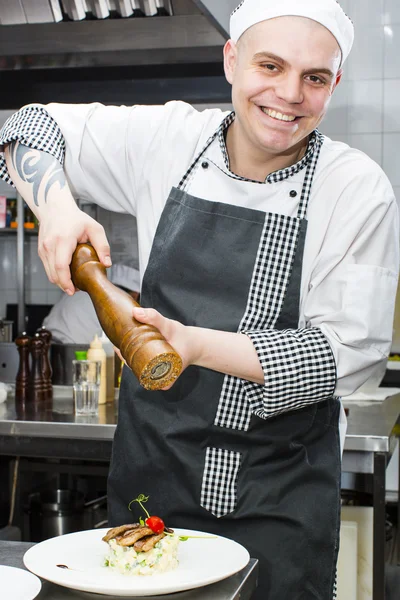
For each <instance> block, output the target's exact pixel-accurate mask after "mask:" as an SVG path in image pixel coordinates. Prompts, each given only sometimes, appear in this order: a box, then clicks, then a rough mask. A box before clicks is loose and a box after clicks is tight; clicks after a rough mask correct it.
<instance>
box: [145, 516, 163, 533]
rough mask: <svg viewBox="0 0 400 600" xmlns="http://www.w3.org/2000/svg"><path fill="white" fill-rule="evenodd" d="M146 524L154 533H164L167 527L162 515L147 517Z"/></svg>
mask: <svg viewBox="0 0 400 600" xmlns="http://www.w3.org/2000/svg"><path fill="white" fill-rule="evenodd" d="M146 525H147V527H149V528H150V529H151V530H152V531H154V533H162V532H163V531H164V528H165V525H164V521H163V520H162V519H160V517H149V518H148V519H146Z"/></svg>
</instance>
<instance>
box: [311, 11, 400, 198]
mask: <svg viewBox="0 0 400 600" xmlns="http://www.w3.org/2000/svg"><path fill="white" fill-rule="evenodd" d="M341 4H342V6H343V8H344V10H345V11H346V12H347V14H348V15H349V16H350V17H351V19H352V20H353V22H354V27H355V42H354V47H353V50H352V53H351V54H350V57H349V59H348V61H347V62H346V63H345V65H344V75H343V80H342V81H341V83H340V84H339V86H338V87H337V89H336V91H335V93H334V95H333V98H332V102H331V106H330V111H329V113H328V115H327V116H326V118H325V120H324V122H323V123H322V125H321V127H320V129H321V131H323V133H326V134H327V135H329V137H332V138H334V139H339V140H341V141H343V142H346V143H347V144H350V146H354V147H355V148H359V149H360V150H363V151H364V152H366V153H367V154H368V155H369V156H371V157H372V158H373V159H374V160H376V161H377V162H378V163H379V164H380V165H382V167H383V169H384V170H385V172H386V174H387V175H388V177H389V179H390V180H391V183H392V185H393V187H394V190H395V193H396V196H397V199H398V201H399V203H400V158H399V157H400V152H399V148H400V58H399V57H400V1H399V0H342V2H341Z"/></svg>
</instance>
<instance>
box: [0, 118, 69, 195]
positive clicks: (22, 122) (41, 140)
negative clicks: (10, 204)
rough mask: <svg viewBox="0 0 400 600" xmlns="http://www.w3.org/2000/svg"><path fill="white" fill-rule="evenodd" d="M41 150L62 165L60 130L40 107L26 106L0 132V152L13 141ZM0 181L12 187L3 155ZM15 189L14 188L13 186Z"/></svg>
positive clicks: (62, 149)
mask: <svg viewBox="0 0 400 600" xmlns="http://www.w3.org/2000/svg"><path fill="white" fill-rule="evenodd" d="M17 140H18V141H19V142H21V144H24V146H28V147H29V148H34V149H35V150H43V152H47V153H48V154H52V155H53V156H54V157H55V158H56V159H57V160H58V161H59V162H60V163H61V164H63V163H64V155H65V141H64V137H63V134H62V133H61V129H60V128H59V126H58V125H57V123H56V122H55V121H54V119H53V118H52V117H51V116H50V115H49V113H48V112H47V110H46V109H45V108H43V107H42V106H27V107H25V108H22V109H21V110H20V111H18V112H16V113H14V114H13V115H11V117H10V118H9V119H7V121H6V122H5V123H4V126H3V128H2V129H1V131H0V150H3V148H4V146H5V145H6V144H9V143H10V142H15V141H17ZM0 179H2V180H3V181H5V182H6V183H9V184H10V185H14V183H13V182H12V180H11V177H10V175H9V173H8V169H7V165H6V161H5V159H4V154H3V153H1V154H0ZM14 187H15V186H14Z"/></svg>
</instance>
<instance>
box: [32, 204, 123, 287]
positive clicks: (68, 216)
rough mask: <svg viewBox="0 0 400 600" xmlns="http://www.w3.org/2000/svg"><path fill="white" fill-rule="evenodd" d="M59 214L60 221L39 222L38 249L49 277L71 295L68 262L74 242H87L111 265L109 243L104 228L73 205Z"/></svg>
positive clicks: (75, 244)
mask: <svg viewBox="0 0 400 600" xmlns="http://www.w3.org/2000/svg"><path fill="white" fill-rule="evenodd" d="M58 217H59V216H58ZM62 217H63V219H61V221H62V222H61V221H60V218H58V219H57V220H56V219H55V218H51V219H48V220H47V222H46V223H41V229H40V230H39V231H40V234H39V249H38V252H39V256H40V258H41V259H42V262H43V266H44V268H45V270H46V273H47V276H48V278H49V280H50V281H51V282H52V283H54V284H56V285H58V286H59V287H60V288H61V289H62V290H64V291H65V292H66V293H67V294H69V295H73V294H74V293H75V291H76V288H75V286H74V284H73V283H72V279H71V271H70V264H71V259H72V255H73V253H74V251H75V248H76V246H77V244H78V243H83V242H87V241H89V242H91V244H92V245H93V247H94V248H95V250H96V252H97V254H98V255H99V259H100V260H101V262H102V263H103V264H104V265H105V266H111V257H110V246H109V244H108V241H107V237H106V235H105V231H104V228H103V227H102V226H101V225H100V224H99V223H97V221H95V220H94V219H92V218H91V217H89V215H86V214H85V213H83V212H81V211H79V210H77V209H76V207H75V209H74V210H73V211H70V212H66V213H65V214H63V215H62Z"/></svg>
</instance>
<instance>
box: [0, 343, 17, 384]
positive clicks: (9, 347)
mask: <svg viewBox="0 0 400 600" xmlns="http://www.w3.org/2000/svg"><path fill="white" fill-rule="evenodd" d="M18 366H19V354H18V350H17V347H16V345H15V344H14V343H12V342H7V343H6V342H3V343H1V344H0V381H3V382H4V383H15V378H16V376H17V372H18Z"/></svg>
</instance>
